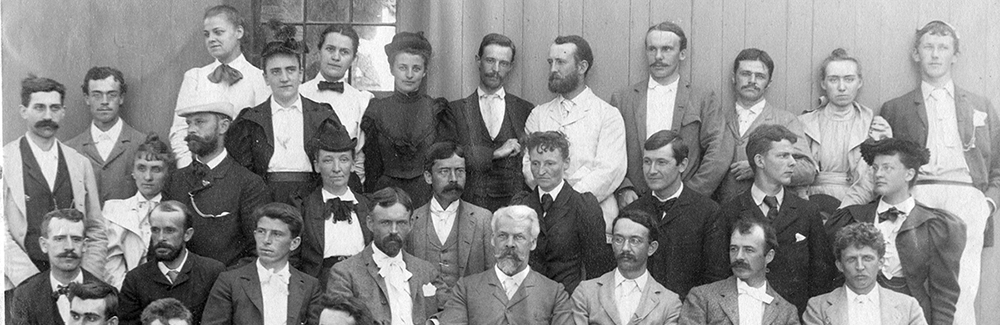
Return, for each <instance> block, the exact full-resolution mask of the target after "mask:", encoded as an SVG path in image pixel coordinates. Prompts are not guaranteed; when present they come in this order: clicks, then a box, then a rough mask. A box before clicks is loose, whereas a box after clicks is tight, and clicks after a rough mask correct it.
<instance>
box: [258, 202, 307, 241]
mask: <svg viewBox="0 0 1000 325" xmlns="http://www.w3.org/2000/svg"><path fill="white" fill-rule="evenodd" d="M263 217H268V218H271V219H275V220H280V221H281V222H284V223H285V224H286V225H288V231H289V232H291V233H292V238H295V237H298V236H299V234H300V233H302V214H300V213H299V209H296V208H295V207H293V206H291V205H288V204H286V203H281V202H271V203H268V204H265V205H262V206H260V207H258V208H257V209H254V210H253V220H254V224H257V223H259V222H260V219H261V218H263Z"/></svg>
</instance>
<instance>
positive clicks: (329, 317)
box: [319, 295, 375, 325]
mask: <svg viewBox="0 0 1000 325" xmlns="http://www.w3.org/2000/svg"><path fill="white" fill-rule="evenodd" d="M319 305H320V307H321V308H323V309H322V311H320V313H319V325H375V319H373V318H372V312H370V311H368V307H365V304H364V302H362V301H361V300H358V299H357V298H353V297H341V296H331V295H323V299H321V300H320V301H319Z"/></svg>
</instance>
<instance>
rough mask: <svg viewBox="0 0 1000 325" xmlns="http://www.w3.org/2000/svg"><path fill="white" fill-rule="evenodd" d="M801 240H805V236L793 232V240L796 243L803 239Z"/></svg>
mask: <svg viewBox="0 0 1000 325" xmlns="http://www.w3.org/2000/svg"><path fill="white" fill-rule="evenodd" d="M803 240H806V236H803V235H802V234H800V233H795V242H796V243H797V242H800V241H803Z"/></svg>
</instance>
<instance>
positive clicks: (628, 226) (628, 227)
mask: <svg viewBox="0 0 1000 325" xmlns="http://www.w3.org/2000/svg"><path fill="white" fill-rule="evenodd" d="M612 233H614V234H615V235H619V236H624V237H631V236H642V237H646V236H649V229H648V228H646V227H645V226H643V225H641V224H639V223H638V222H635V221H632V219H626V218H622V219H618V221H617V222H615V229H614V230H613V231H612Z"/></svg>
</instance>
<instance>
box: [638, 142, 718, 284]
mask: <svg viewBox="0 0 1000 325" xmlns="http://www.w3.org/2000/svg"><path fill="white" fill-rule="evenodd" d="M643 149H644V150H643V163H642V169H643V175H644V177H643V178H645V183H646V184H649V188H650V191H651V194H652V195H650V194H644V195H643V196H641V197H639V199H638V200H635V201H634V202H632V204H629V205H628V206H627V207H626V208H625V209H626V210H640V211H643V212H646V213H648V214H649V215H651V216H653V220H654V222H655V223H654V226H655V227H656V228H657V230H658V231H657V232H656V233H658V234H659V237H657V238H655V240H657V241H658V242H659V246H660V247H659V249H657V250H656V253H654V254H653V255H652V256H651V257H650V259H649V273H650V274H652V275H653V278H654V279H656V282H659V283H661V284H663V286H665V287H667V289H670V291H673V292H675V293H677V294H678V295H680V296H681V297H682V299H683V297H687V293H688V290H691V288H693V287H695V286H699V285H702V284H706V283H709V282H711V281H709V279H708V277H707V274H706V271H707V267H706V266H707V265H708V264H707V261H708V260H710V259H711V258H712V257H713V256H714V255H716V254H717V253H719V252H712V251H711V250H710V247H712V246H711V245H708V244H709V239H710V238H713V236H716V234H715V233H714V232H716V231H720V230H719V229H718V228H716V227H715V226H716V224H715V221H716V218H717V213H718V211H719V205H718V204H717V203H715V201H712V199H710V198H708V197H707V196H705V195H702V194H700V193H698V192H697V191H695V190H694V189H692V188H691V187H689V186H687V184H686V183H684V182H683V181H682V179H683V175H684V173H685V171H686V169H687V168H688V167H689V166H690V162H691V159H690V156H689V154H690V151H688V149H689V147H688V146H687V145H686V144H685V141H684V139H683V138H681V136H680V134H678V133H677V132H676V131H672V130H662V131H658V132H656V133H654V134H653V135H652V136H650V137H649V139H647V140H646V141H645V144H644V145H643ZM722 231H724V230H722Z"/></svg>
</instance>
